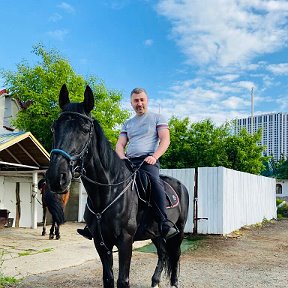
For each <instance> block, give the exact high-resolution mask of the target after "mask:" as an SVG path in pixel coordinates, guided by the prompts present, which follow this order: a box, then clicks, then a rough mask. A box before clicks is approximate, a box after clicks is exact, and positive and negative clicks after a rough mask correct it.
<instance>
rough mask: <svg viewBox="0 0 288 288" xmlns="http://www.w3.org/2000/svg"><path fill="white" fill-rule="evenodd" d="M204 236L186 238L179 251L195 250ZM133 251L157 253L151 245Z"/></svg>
mask: <svg viewBox="0 0 288 288" xmlns="http://www.w3.org/2000/svg"><path fill="white" fill-rule="evenodd" d="M204 238H205V236H186V237H185V238H184V239H183V241H182V243H181V251H182V253H185V252H186V251H188V250H196V249H197V248H198V247H199V246H200V244H201V240H203V239H204ZM135 251H138V252H143V253H157V250H156V247H155V246H154V244H153V243H150V244H148V245H145V246H143V247H140V248H137V249H135Z"/></svg>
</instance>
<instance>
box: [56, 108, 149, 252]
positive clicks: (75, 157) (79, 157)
mask: <svg viewBox="0 0 288 288" xmlns="http://www.w3.org/2000/svg"><path fill="white" fill-rule="evenodd" d="M63 114H64V115H76V116H77V117H80V118H84V119H86V120H88V121H89V122H90V124H91V126H90V131H89V139H88V141H87V142H86V144H85V145H84V147H83V149H82V151H81V152H80V153H78V154H76V155H70V154H69V153H67V152H66V151H64V150H62V149H57V148H54V149H52V150H51V153H50V156H51V155H52V154H59V155H61V156H62V157H64V158H65V159H66V160H67V161H68V163H69V167H70V171H71V174H72V178H74V179H79V178H83V179H85V180H86V181H88V182H90V183H92V184H95V185H98V186H105V187H114V186H119V185H121V184H124V183H125V182H127V181H128V180H129V179H131V180H130V181H129V182H128V184H127V185H126V186H125V187H124V189H123V190H122V191H121V192H120V193H119V194H118V195H117V196H116V197H115V198H114V199H113V200H112V202H111V203H109V204H108V205H107V206H106V207H105V208H104V209H103V210H102V211H101V212H95V211H94V210H93V209H92V208H91V207H90V206H89V204H88V201H91V199H90V197H89V195H88V199H87V203H86V207H87V209H88V210H89V211H90V212H91V213H92V214H93V215H95V216H96V220H97V225H96V226H97V233H98V237H99V239H100V246H103V247H104V248H105V249H106V252H107V254H111V250H109V248H108V247H107V246H106V244H105V242H104V239H103V235H102V231H101V230H102V229H101V219H102V215H103V214H104V213H105V212H106V211H107V210H108V209H109V208H110V207H111V206H112V205H114V204H115V202H116V201H118V200H119V199H120V198H121V197H122V196H123V195H124V194H125V192H126V191H127V190H128V189H129V187H130V185H131V189H132V191H133V190H134V186H136V188H137V185H136V176H137V173H138V172H139V170H140V168H141V166H142V165H143V163H144V160H143V161H142V163H141V164H140V165H139V166H138V167H137V168H136V169H135V170H134V171H133V173H131V174H130V175H129V176H128V177H127V178H126V179H124V180H123V181H120V182H117V183H100V182H98V181H95V180H92V179H90V178H89V177H87V176H86V175H85V173H84V172H86V171H85V169H84V157H85V155H86V154H87V153H88V148H89V145H90V143H91V139H92V132H93V127H94V124H93V119H92V118H91V117H88V116H86V115H83V114H81V113H77V112H62V113H61V114H60V117H61V116H62V115H63ZM60 117H59V118H60ZM79 160H80V161H81V163H80V166H76V167H75V168H73V165H74V164H75V162H76V164H77V161H79ZM75 172H78V173H79V174H78V176H77V177H75ZM137 190H138V189H137ZM91 204H92V206H93V203H92V201H91ZM93 208H94V207H93Z"/></svg>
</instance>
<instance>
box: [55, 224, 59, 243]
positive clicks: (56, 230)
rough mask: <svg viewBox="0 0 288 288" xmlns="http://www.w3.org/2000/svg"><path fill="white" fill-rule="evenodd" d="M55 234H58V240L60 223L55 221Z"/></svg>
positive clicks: (57, 238) (57, 237)
mask: <svg viewBox="0 0 288 288" xmlns="http://www.w3.org/2000/svg"><path fill="white" fill-rule="evenodd" d="M55 235H56V240H59V239H60V225H59V224H58V223H55Z"/></svg>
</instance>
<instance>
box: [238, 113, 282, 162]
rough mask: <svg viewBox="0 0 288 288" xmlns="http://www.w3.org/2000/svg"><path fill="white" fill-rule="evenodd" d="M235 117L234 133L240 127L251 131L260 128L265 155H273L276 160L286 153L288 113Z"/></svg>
mask: <svg viewBox="0 0 288 288" xmlns="http://www.w3.org/2000/svg"><path fill="white" fill-rule="evenodd" d="M251 119H252V118H251V117H248V118H243V119H237V122H236V133H239V131H240V130H241V129H242V128H246V130H247V131H248V132H249V133H251V132H252V130H253V133H255V132H256V131H257V130H258V129H262V139H261V145H264V146H265V147H266V150H265V152H264V154H265V155H267V156H273V158H274V159H275V160H276V161H278V160H279V159H280V158H281V156H282V155H284V156H285V157H287V156H288V155H287V154H288V139H287V138H288V122H287V121H288V115H287V113H282V112H281V113H270V114H263V115H258V116H254V117H253V122H252V121H251Z"/></svg>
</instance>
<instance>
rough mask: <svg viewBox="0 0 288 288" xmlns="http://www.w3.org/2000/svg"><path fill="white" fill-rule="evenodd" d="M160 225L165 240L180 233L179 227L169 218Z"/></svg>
mask: <svg viewBox="0 0 288 288" xmlns="http://www.w3.org/2000/svg"><path fill="white" fill-rule="evenodd" d="M169 223H171V224H172V225H173V226H170V225H169ZM160 225H161V228H160V233H161V236H162V237H163V238H164V239H165V240H167V239H170V238H172V237H174V236H176V235H177V234H178V233H179V229H178V228H177V227H176V226H175V225H174V223H173V222H171V221H170V220H168V219H167V220H164V221H163V222H161V224H160Z"/></svg>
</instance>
